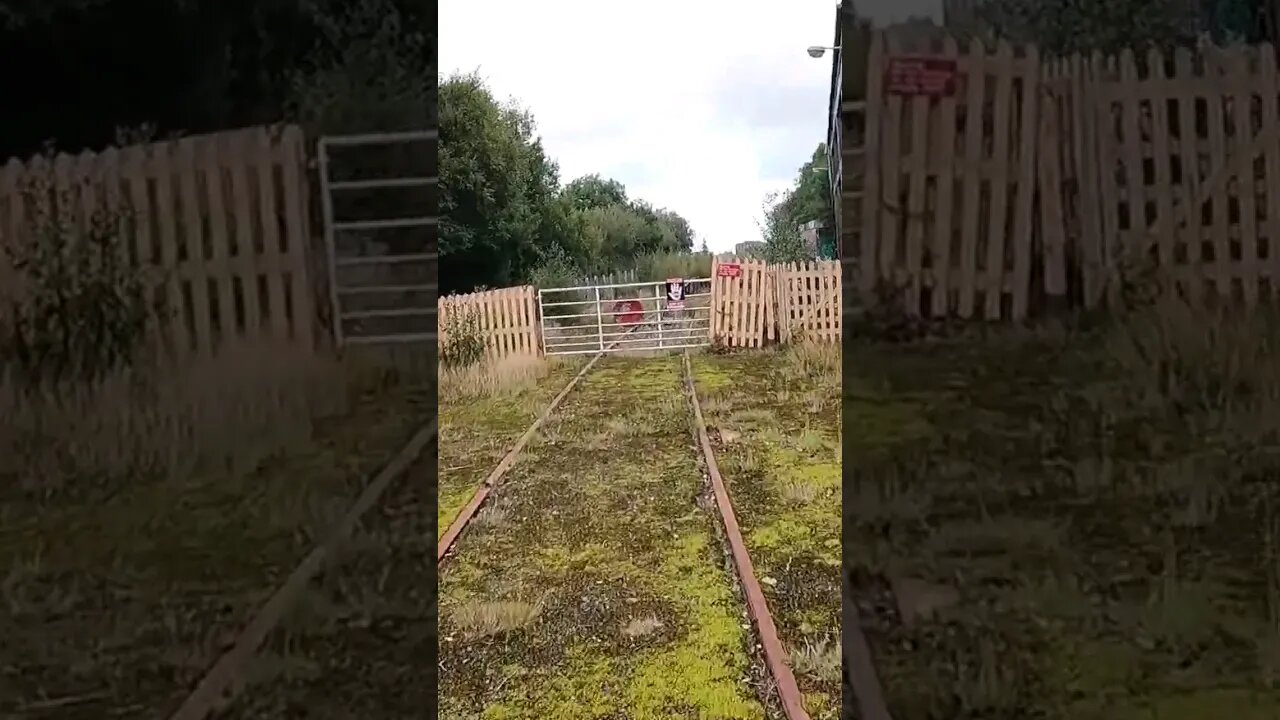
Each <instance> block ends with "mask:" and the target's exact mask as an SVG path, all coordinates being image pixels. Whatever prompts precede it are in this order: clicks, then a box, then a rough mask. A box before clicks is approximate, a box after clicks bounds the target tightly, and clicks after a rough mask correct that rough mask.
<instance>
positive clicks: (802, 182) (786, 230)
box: [761, 143, 835, 262]
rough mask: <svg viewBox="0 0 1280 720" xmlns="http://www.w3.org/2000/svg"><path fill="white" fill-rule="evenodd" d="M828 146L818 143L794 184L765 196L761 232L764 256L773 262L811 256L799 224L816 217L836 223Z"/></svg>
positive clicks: (799, 171)
mask: <svg viewBox="0 0 1280 720" xmlns="http://www.w3.org/2000/svg"><path fill="white" fill-rule="evenodd" d="M826 168H827V145H826V143H819V144H818V147H817V148H816V149H815V150H814V151H813V155H812V156H810V158H809V160H808V161H806V162H805V163H804V164H803V165H801V166H800V169H799V170H798V171H796V179H795V182H794V184H793V185H792V186H791V187H790V188H789V189H787V190H786V191H784V192H782V193H777V194H773V195H770V196H769V197H767V198H766V199H765V207H764V215H765V219H764V223H763V224H762V226H761V234H762V235H763V238H762V239H763V240H764V243H765V247H764V255H765V257H766V259H768V260H769V261H770V262H792V261H796V260H804V259H807V258H809V257H810V256H811V255H810V253H809V252H808V251H807V250H806V248H805V246H804V243H803V241H802V240H801V238H800V226H801V225H804V224H805V223H809V222H812V221H814V220H818V221H821V222H822V223H823V224H824V225H825V226H827V227H834V226H835V212H834V210H833V209H832V205H831V180H830V178H829V177H828V175H827V170H826Z"/></svg>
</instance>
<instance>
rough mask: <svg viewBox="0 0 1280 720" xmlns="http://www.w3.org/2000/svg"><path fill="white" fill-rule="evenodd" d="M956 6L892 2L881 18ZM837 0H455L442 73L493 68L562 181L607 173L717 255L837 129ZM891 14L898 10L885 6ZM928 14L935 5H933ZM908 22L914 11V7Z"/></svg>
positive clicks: (752, 227) (749, 234) (498, 87)
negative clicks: (814, 52) (816, 48)
mask: <svg viewBox="0 0 1280 720" xmlns="http://www.w3.org/2000/svg"><path fill="white" fill-rule="evenodd" d="M940 3H941V0H878V2H877V3H870V4H871V5H877V4H878V5H881V6H883V8H882V9H878V8H876V7H874V6H873V7H869V8H864V7H862V4H860V5H859V11H860V12H861V13H863V14H869V15H870V16H871V17H872V18H873V19H874V20H876V21H877V22H885V21H890V20H896V19H905V17H906V15H908V14H912V13H920V14H924V13H930V14H933V13H936V12H937V10H936V6H938V5H940ZM835 8H836V2H835V0H649V1H648V2H643V3H625V4H624V3H616V2H600V0H539V1H538V2H528V1H527V0H487V1H486V0H442V2H440V9H439V23H440V25H439V28H440V33H439V38H440V67H441V73H442V74H443V75H444V76H446V77H447V76H448V75H450V74H452V73H454V72H464V73H465V72H470V71H473V70H477V71H479V73H480V75H481V76H482V77H484V78H485V79H486V80H487V81H488V84H489V87H490V89H491V90H493V92H494V94H495V95H496V96H497V97H498V98H500V99H502V98H508V97H512V98H515V99H517V100H518V101H519V102H520V103H521V104H522V105H524V106H525V107H527V108H528V109H529V110H530V111H531V112H532V113H533V115H534V118H535V119H536V121H537V123H538V130H537V131H538V133H539V134H540V135H541V136H542V139H543V144H544V146H545V147H546V150H547V152H548V154H549V155H550V156H551V157H552V158H553V159H554V160H556V161H557V162H558V163H559V164H560V178H561V181H562V182H568V181H569V180H572V179H573V178H576V177H579V176H582V175H587V174H590V173H599V174H600V175H602V176H604V177H609V178H613V179H616V180H618V181H620V182H622V183H623V184H624V185H626V186H627V192H628V194H629V195H630V196H631V197H633V198H643V199H645V200H648V201H649V202H651V203H653V204H654V205H656V206H659V207H666V208H669V209H671V210H674V211H676V212H678V213H680V214H681V215H683V216H684V217H685V218H686V219H688V220H689V222H690V224H692V225H693V228H694V231H695V232H696V233H697V234H698V237H699V239H705V240H706V241H707V243H708V245H709V246H710V247H711V249H712V250H713V251H717V252H721V251H727V250H731V249H732V248H733V246H734V244H736V243H739V242H743V241H746V240H756V239H759V229H758V227H757V225H756V221H757V220H758V219H759V218H760V216H761V204H762V203H763V201H764V197H765V195H766V193H768V192H771V191H775V190H781V189H783V188H786V187H788V186H789V185H790V184H791V182H792V180H793V179H794V177H795V174H796V170H797V169H798V168H799V167H800V165H801V164H803V163H804V162H805V161H806V160H807V159H808V157H809V155H810V154H811V153H812V152H813V150H814V148H815V147H816V146H817V144H818V143H819V142H822V141H823V140H824V139H825V136H826V130H827V120H826V113H827V94H828V90H829V84H830V80H831V55H830V54H828V55H827V56H825V57H824V58H822V59H820V60H814V59H812V58H810V57H809V56H808V55H807V54H806V53H805V48H806V47H808V46H810V45H829V44H830V43H831V41H832V35H833V32H834V24H835ZM881 10H883V11H881ZM922 11H923V12H922ZM899 16H901V17H899Z"/></svg>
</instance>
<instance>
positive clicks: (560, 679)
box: [441, 357, 764, 720]
mask: <svg viewBox="0 0 1280 720" xmlns="http://www.w3.org/2000/svg"><path fill="white" fill-rule="evenodd" d="M688 422H689V420H688V409H687V405H686V403H685V401H684V398H683V395H682V392H681V376H680V359H679V358H676V357H664V358H655V359H644V360H637V359H624V358H616V357H615V358H607V359H605V360H603V361H601V363H600V365H599V367H598V368H597V369H595V370H593V371H592V372H591V373H590V374H588V375H587V376H586V377H585V378H584V379H583V381H582V382H581V383H580V384H579V386H578V387H577V388H576V389H575V390H574V392H573V393H572V394H570V395H569V396H568V397H567V398H566V399H565V401H564V403H563V404H562V406H561V408H560V409H559V410H558V411H557V420H556V422H555V423H554V424H553V426H552V427H549V428H547V429H546V432H544V433H541V435H542V437H541V438H540V440H539V442H537V443H533V444H531V446H530V447H529V448H527V449H526V451H525V452H526V453H527V457H524V458H523V459H522V460H521V461H520V462H519V463H517V465H516V467H515V468H514V469H513V470H512V472H511V474H510V475H509V476H508V478H507V481H506V482H505V484H504V485H503V487H502V489H501V490H500V491H499V492H498V493H495V495H494V496H493V497H494V503H495V507H501V508H503V514H502V516H501V517H500V518H499V519H497V520H494V521H492V523H491V524H486V525H483V526H481V527H479V528H476V529H475V530H474V531H471V530H469V531H468V533H467V534H466V535H464V536H463V538H462V539H461V540H460V541H459V545H458V552H457V556H456V558H455V559H454V560H452V561H451V562H450V564H449V565H448V566H447V567H446V570H445V572H444V575H443V577H442V579H441V593H442V595H441V636H442V641H441V661H442V677H441V688H442V690H441V704H442V710H441V717H442V718H450V719H451V720H463V719H467V718H485V719H487V720H492V719H494V718H501V719H503V720H515V719H516V718H530V719H533V718H537V719H538V720H541V719H542V718H549V717H555V718H569V719H572V720H576V719H583V720H586V719H588V718H601V719H603V718H614V717H627V718H635V719H636V720H659V719H662V718H672V719H676V720H678V719H679V718H699V719H702V718H706V719H708V720H710V719H713V718H715V719H722V720H738V719H743V720H746V719H747V718H751V719H753V720H754V719H755V718H759V717H762V716H763V714H764V711H763V709H762V707H761V706H760V704H759V701H758V700H757V698H756V697H755V694H754V691H753V689H752V687H751V686H750V684H749V683H748V682H747V679H748V675H749V666H750V661H749V657H748V655H747V650H746V648H747V641H748V631H747V630H746V629H744V628H743V627H742V625H741V623H742V619H741V613H742V610H741V603H740V602H739V601H738V599H737V598H736V597H735V594H734V592H733V586H732V581H731V578H730V577H729V576H728V575H727V574H726V573H725V571H724V570H723V569H722V562H721V559H720V555H719V549H718V548H717V547H716V543H715V541H714V535H713V525H712V522H713V518H712V517H711V516H710V515H709V513H708V512H706V511H704V510H701V509H699V508H698V506H697V505H696V504H695V503H694V498H695V497H696V495H697V494H698V493H699V492H700V490H701V487H702V477H701V473H700V471H699V468H698V464H697V456H696V454H695V453H694V452H693V449H692V448H691V447H690V444H689V425H688ZM517 599H520V600H523V601H527V602H530V603H536V604H537V606H538V607H539V608H540V610H539V612H538V614H537V616H536V617H535V618H533V619H531V620H529V621H528V622H526V623H524V624H521V625H520V626H518V627H504V628H502V629H500V630H498V631H496V632H493V633H487V634H481V635H477V634H476V633H475V632H474V631H469V629H468V627H467V626H466V625H465V623H463V621H462V619H463V618H470V617H473V616H474V610H475V608H476V607H478V604H480V603H484V602H491V601H494V600H517Z"/></svg>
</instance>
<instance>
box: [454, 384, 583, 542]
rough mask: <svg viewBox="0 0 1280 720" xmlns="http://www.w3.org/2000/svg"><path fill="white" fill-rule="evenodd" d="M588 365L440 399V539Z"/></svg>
mask: <svg viewBox="0 0 1280 720" xmlns="http://www.w3.org/2000/svg"><path fill="white" fill-rule="evenodd" d="M584 362H585V361H578V360H565V361H561V362H555V363H553V364H552V365H551V366H550V368H549V369H548V371H547V374H546V375H545V376H544V377H542V378H540V379H539V380H538V381H537V382H536V383H532V384H529V385H524V386H520V387H518V388H515V389H512V390H511V391H508V392H500V393H497V394H494V395H491V396H487V397H471V398H441V399H440V458H439V467H440V476H439V485H438V490H437V502H436V510H437V513H436V518H437V520H436V527H437V534H438V535H440V534H443V533H444V531H445V530H447V529H448V527H449V523H451V522H453V519H454V518H455V517H457V515H458V511H460V510H461V509H462V507H463V506H464V505H466V504H467V501H468V500H470V499H471V496H472V495H474V494H475V491H476V488H477V487H479V485H480V483H481V482H482V481H483V480H484V478H485V477H486V476H487V475H488V474H489V473H490V472H492V470H493V468H494V467H496V466H497V464H498V463H499V462H500V461H501V460H502V457H503V456H504V455H506V454H507V451H509V450H510V449H511V446H513V445H514V444H515V442H516V440H517V439H519V437H520V435H521V434H523V433H524V431H525V430H527V429H528V428H529V426H530V425H531V424H533V421H534V420H536V419H537V418H538V416H539V415H541V414H542V413H543V411H545V410H546V408H547V406H548V405H550V404H551V401H552V400H553V399H554V398H555V396H556V394H557V393H559V392H560V391H561V390H562V389H564V386H565V385H567V384H568V383H569V381H570V380H571V379H572V378H573V376H574V375H576V374H577V373H578V371H579V370H580V369H581V368H582V365H583V363H584Z"/></svg>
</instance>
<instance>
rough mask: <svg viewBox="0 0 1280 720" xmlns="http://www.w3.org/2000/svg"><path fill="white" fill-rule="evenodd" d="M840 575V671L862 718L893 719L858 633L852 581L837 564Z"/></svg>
mask: <svg viewBox="0 0 1280 720" xmlns="http://www.w3.org/2000/svg"><path fill="white" fill-rule="evenodd" d="M840 576H841V577H840V588H841V590H842V592H841V595H842V596H843V602H842V603H841V607H840V614H841V623H840V626H841V631H842V632H841V635H842V636H843V642H842V643H841V645H843V646H844V647H843V650H844V668H843V671H844V674H845V676H846V677H847V678H848V680H849V687H850V688H852V689H853V697H854V699H855V700H856V701H857V703H858V711H859V712H860V713H862V717H863V718H865V720H893V718H892V716H890V715H889V705H888V703H886V702H885V699H884V688H883V687H882V686H881V685H880V676H879V675H877V674H876V666H875V663H874V662H873V661H872V659H871V645H870V643H868V642H867V636H866V634H865V633H863V632H862V618H861V617H860V613H859V612H858V605H857V603H856V602H855V601H854V598H853V582H852V580H850V578H849V572H848V569H847V568H845V567H841V568H840Z"/></svg>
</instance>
